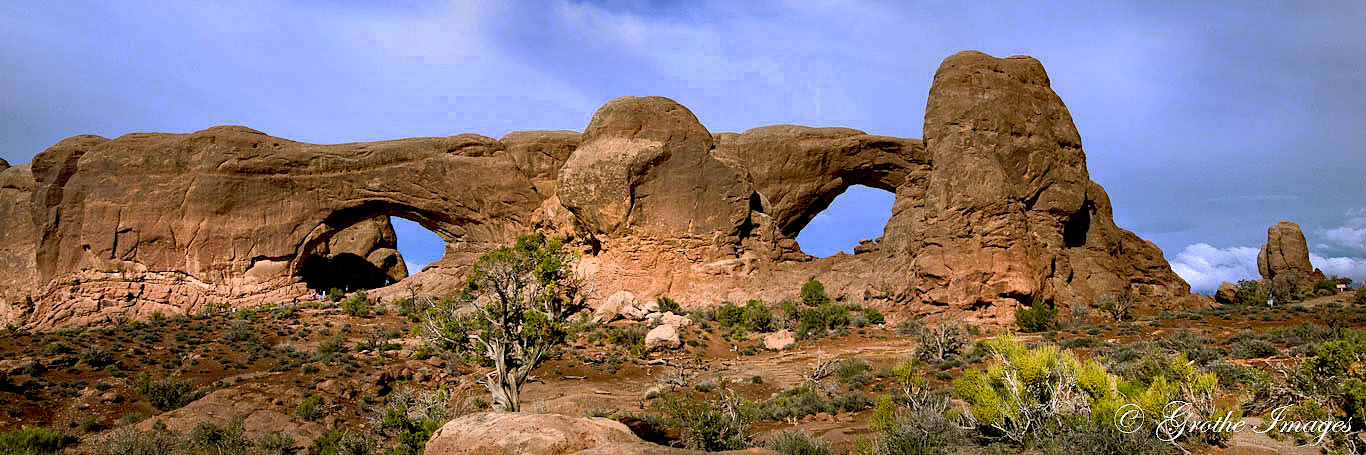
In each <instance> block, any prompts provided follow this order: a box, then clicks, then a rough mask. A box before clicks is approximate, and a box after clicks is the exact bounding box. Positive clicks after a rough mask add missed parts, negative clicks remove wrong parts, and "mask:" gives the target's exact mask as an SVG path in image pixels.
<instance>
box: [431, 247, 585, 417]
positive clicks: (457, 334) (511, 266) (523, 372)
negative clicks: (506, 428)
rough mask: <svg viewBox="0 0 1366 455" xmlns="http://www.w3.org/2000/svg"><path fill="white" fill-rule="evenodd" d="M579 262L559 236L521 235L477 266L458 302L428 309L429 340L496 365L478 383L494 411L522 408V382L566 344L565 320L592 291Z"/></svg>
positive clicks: (442, 346) (484, 256)
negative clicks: (576, 270) (578, 269)
mask: <svg viewBox="0 0 1366 455" xmlns="http://www.w3.org/2000/svg"><path fill="white" fill-rule="evenodd" d="M576 258H577V254H576V252H575V251H573V250H571V249H569V248H567V247H566V246H565V245H564V241H563V239H560V238H558V237H555V238H547V237H546V236H544V235H542V234H539V233H538V234H532V235H523V236H520V237H518V238H517V241H516V242H515V243H514V244H513V245H511V246H504V247H502V248H499V249H498V250H497V251H493V252H490V253H488V254H485V255H483V256H482V257H480V258H479V260H477V261H475V263H474V265H473V266H472V267H471V268H470V272H469V275H468V277H467V279H466V283H465V287H464V290H463V292H461V294H460V296H459V297H458V298H455V299H444V300H442V301H439V302H434V303H432V304H430V305H429V307H428V308H427V311H426V312H425V317H424V318H423V319H424V321H423V333H424V335H425V336H426V338H427V340H428V341H429V342H431V343H433V344H435V345H437V346H438V347H441V348H445V349H448V350H454V351H457V352H462V353H467V354H471V355H473V356H474V357H476V358H478V359H479V360H480V361H481V362H483V363H484V364H486V365H490V366H491V367H492V368H493V370H492V371H489V372H488V374H486V375H485V377H484V380H483V383H484V386H485V387H486V388H487V389H488V391H489V394H491V395H492V396H493V404H494V408H495V409H498V410H502V411H508V412H516V411H518V410H520V409H521V406H520V403H519V394H520V392H521V388H522V385H523V384H525V383H526V380H527V378H528V377H529V376H530V374H531V371H532V370H534V369H535V368H536V366H537V365H540V363H541V361H543V360H544V359H545V357H546V355H547V354H548V353H549V352H550V351H551V350H552V349H553V348H554V347H555V345H557V344H560V343H562V342H563V341H564V337H565V322H566V319H567V318H568V316H569V314H570V313H572V312H573V311H574V310H576V309H578V308H579V307H581V306H582V304H583V299H584V298H585V297H587V295H588V294H589V292H588V291H589V289H588V282H587V281H586V280H583V279H581V278H579V277H578V276H577V275H575V274H574V272H573V267H572V264H573V261H574V260H575V259H576ZM469 307H472V311H471V310H470V308H469Z"/></svg>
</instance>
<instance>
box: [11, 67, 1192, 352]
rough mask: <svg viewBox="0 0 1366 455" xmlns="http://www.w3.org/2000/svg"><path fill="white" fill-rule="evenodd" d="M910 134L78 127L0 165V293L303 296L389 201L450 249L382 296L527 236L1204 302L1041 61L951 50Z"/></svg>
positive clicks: (841, 275)
mask: <svg viewBox="0 0 1366 455" xmlns="http://www.w3.org/2000/svg"><path fill="white" fill-rule="evenodd" d="M924 130H925V139H924V140H923V141H922V140H917V139H907V138H895V137H885V136H875V135H869V134H866V133H864V132H861V131H858V130H853V129H848V128H811V127H803V126H795V125H775V126H768V127H761V128H755V129H751V130H748V131H745V132H743V133H715V134H713V133H711V132H710V131H708V130H707V129H706V127H705V126H703V125H702V124H701V122H699V121H698V119H697V118H696V116H694V115H693V114H692V113H691V112H690V111H688V109H687V108H685V107H683V106H681V105H679V104H678V103H676V102H674V101H672V100H669V99H667V98H662V97H623V98H618V99H614V100H611V101H609V102H608V103H606V104H605V105H604V106H603V107H602V108H600V109H599V110H598V111H597V112H596V113H595V114H594V115H593V117H592V119H591V120H590V122H589V123H588V126H587V127H586V128H585V130H584V132H583V133H577V132H573V131H533V132H516V133H509V134H508V135H506V136H504V137H503V138H502V139H500V140H494V139H491V138H487V137H483V136H478V135H473V134H462V135H459V136H452V137H445V138H415V139H402V140H394V141H380V142H367V143H353V144H339V145H314V144H305V143H299V142H294V141H289V140H285V139H280V138H274V137H270V136H267V135H265V134H263V133H260V132H257V131H254V130H250V129H247V128H243V127H215V128H210V129H207V130H204V131H200V132H196V133H192V134H130V135H125V136H122V137H119V138H117V139H113V140H109V139H104V138H100V137H96V136H77V137H73V138H70V139H67V140H64V141H62V142H60V143H58V144H57V145H54V146H53V147H51V148H49V149H48V150H46V151H44V152H43V153H41V154H39V155H38V156H37V157H35V158H34V162H33V165H32V173H31V176H29V174H27V173H25V172H26V171H24V172H21V171H14V170H13V169H9V170H7V171H5V172H6V173H5V174H3V175H6V176H10V175H11V174H13V175H16V176H19V177H8V178H9V179H10V180H15V181H17V182H20V183H17V184H13V185H10V186H6V187H5V189H3V190H0V191H4V192H3V193H0V195H3V196H4V198H3V199H0V202H2V203H3V204H5V205H0V210H6V211H7V212H3V213H5V214H9V213H28V214H29V215H30V216H28V217H22V216H18V217H16V216H14V215H9V216H6V217H5V218H3V219H0V222H3V223H5V224H6V226H11V225H12V226H18V227H19V228H21V229H20V230H18V231H14V232H20V231H22V228H23V227H24V226H28V228H29V229H30V231H29V232H31V233H32V239H31V241H30V240H25V238H24V237H22V236H23V235H24V234H22V232H20V233H18V234H15V233H12V232H9V231H7V233H6V234H5V235H6V238H5V239H6V240H7V241H10V239H11V237H12V238H13V240H12V242H13V243H14V244H15V245H17V246H11V245H8V244H7V246H6V248H8V249H6V250H0V260H4V261H8V262H4V263H3V264H5V267H7V268H16V267H17V268H22V267H20V266H16V265H11V264H21V263H22V262H23V261H25V260H30V261H31V264H32V266H33V267H32V268H31V270H34V272H33V273H31V274H30V277H28V278H25V277H23V276H19V278H17V279H18V280H19V281H12V282H0V289H9V290H10V291H13V290H15V289H24V290H27V291H30V292H28V293H29V294H31V295H33V296H34V299H33V300H34V307H33V309H32V313H31V314H30V315H28V316H26V319H25V320H26V322H27V323H29V324H30V325H34V326H39V327H43V326H53V325H62V324H72V323H81V322H92V321H98V320H100V319H101V318H106V317H108V316H109V315H111V314H133V315H137V314H142V313H147V312H150V311H161V312H163V313H168V314H169V313H175V312H187V311H195V310H197V308H199V307H201V306H203V305H206V304H209V303H227V304H233V305H249V304H252V303H257V302H274V301H280V300H287V299H289V298H292V297H294V296H298V295H301V294H304V293H306V292H307V287H306V285H305V284H304V283H303V282H302V281H301V275H302V274H303V270H304V269H305V264H306V263H307V262H308V260H309V258H310V257H316V256H318V255H319V254H320V253H319V252H323V254H324V255H325V254H327V253H330V252H332V251H334V250H336V249H337V248H338V247H339V245H340V244H342V243H347V240H346V238H347V235H346V234H340V235H339V234H338V233H339V232H343V231H344V230H345V229H347V228H352V229H359V230H366V231H367V232H370V231H373V232H371V233H370V234H364V235H361V236H360V237H364V241H360V242H359V243H358V245H357V246H355V247H354V248H351V247H347V248H350V249H355V250H358V251H359V250H364V253H365V257H366V258H367V259H370V256H371V255H372V254H373V253H375V252H380V251H383V250H387V249H389V248H388V247H387V246H386V245H387V244H382V243H383V242H382V241H383V240H384V237H385V230H384V227H383V226H377V227H375V229H369V228H357V227H354V226H357V223H360V222H362V221H364V220H372V219H381V218H382V217H386V216H402V217H405V218H408V219H412V220H414V221H417V222H419V223H421V224H422V225H423V226H425V227H427V228H428V229H431V230H432V231H433V232H436V233H437V234H438V235H440V236H441V237H442V238H444V239H445V240H446V241H447V242H449V244H448V245H447V246H446V254H445V257H443V258H442V259H441V260H440V261H437V262H435V263H433V264H432V265H430V266H428V267H426V268H425V269H424V270H423V271H420V272H417V271H414V272H416V273H414V274H413V276H411V277H408V278H406V279H403V280H402V281H401V282H399V283H398V284H395V285H392V286H388V287H385V288H382V289H378V290H376V291H375V294H376V295H381V296H402V295H407V294H411V293H421V294H442V293H449V292H453V291H454V290H455V289H454V286H456V284H458V283H460V282H461V280H460V276H461V275H462V274H463V272H464V270H465V268H466V267H467V266H468V265H469V264H470V263H472V262H473V261H474V259H475V258H477V257H478V256H479V255H480V254H482V253H483V252H486V251H489V250H491V249H492V248H494V247H495V246H497V245H499V244H502V243H505V242H507V241H509V240H511V239H512V238H513V237H514V236H515V235H516V234H518V233H523V232H528V231H530V230H532V229H541V230H546V231H551V232H556V233H560V234H564V235H568V236H571V237H573V239H574V241H575V242H576V244H577V245H579V246H580V247H581V248H582V249H583V251H584V253H585V255H584V258H583V260H582V261H581V263H580V270H581V272H583V273H585V274H587V275H590V276H591V277H592V278H593V279H595V280H596V281H597V282H598V293H599V294H600V297H601V296H607V295H611V294H612V293H614V292H616V291H619V290H629V291H632V292H633V293H635V294H636V295H638V296H640V297H641V298H645V299H653V298H655V297H657V296H661V295H669V296H671V297H674V298H676V299H678V300H679V301H681V302H682V303H683V304H684V305H685V306H691V307H698V306H709V305H714V304H716V303H717V302H720V301H722V300H733V301H743V300H745V299H749V298H761V299H765V300H769V301H778V300H781V299H783V298H789V297H793V296H795V294H796V291H797V289H798V287H799V286H800V284H801V283H802V282H804V281H806V280H807V279H810V278H817V279H820V280H821V281H823V282H824V283H825V284H826V288H827V289H828V290H829V291H830V292H831V294H833V295H835V296H837V297H838V298H841V299H844V300H846V301H851V302H860V303H865V304H870V305H878V306H881V307H883V308H884V309H887V310H891V311H893V312H898V313H901V312H905V313H931V312H938V313H950V314H954V315H955V316H959V317H962V318H965V319H968V320H972V319H977V320H981V321H994V322H998V323H1009V322H1010V319H1011V318H1012V315H1013V313H1012V311H1013V309H1014V308H1015V305H1018V304H1021V303H1028V302H1030V301H1033V300H1036V299H1038V300H1043V301H1047V302H1051V303H1053V304H1055V305H1058V306H1068V305H1078V304H1092V303H1094V302H1095V301H1096V300H1097V299H1098V298H1099V297H1100V296H1102V295H1114V296H1127V297H1130V298H1134V299H1136V300H1138V302H1139V305H1140V307H1141V308H1155V307H1171V306H1181V305H1189V304H1193V303H1198V302H1193V301H1192V300H1191V299H1193V297H1191V296H1190V294H1189V287H1188V286H1187V284H1186V283H1185V282H1184V281H1182V280H1181V279H1180V278H1179V277H1177V276H1176V275H1175V274H1174V273H1173V272H1172V271H1171V268H1170V267H1169V266H1168V264H1167V262H1166V261H1165V260H1164V259H1163V257H1162V252H1161V251H1160V250H1159V249H1158V248H1157V247H1156V246H1155V245H1153V244H1152V243H1150V242H1147V241H1144V240H1143V239H1140V238H1138V237H1137V236H1135V235H1134V234H1132V233H1130V232H1129V231H1126V230H1124V229H1121V228H1119V227H1118V226H1115V224H1114V221H1113V217H1112V213H1111V207H1110V201H1109V198H1108V196H1107V195H1106V194H1105V191H1104V189H1102V188H1101V187H1100V185H1098V184H1096V183H1094V182H1092V181H1091V180H1090V177H1089V174H1088V173H1087V170H1086V160H1085V154H1084V152H1083V151H1082V146H1081V138H1080V135H1079V134H1078V132H1077V130H1076V127H1075V126H1074V125H1073V122H1072V119H1071V117H1070V114H1069V113H1068V111H1067V109H1066V107H1065V106H1064V105H1063V103H1062V100H1061V99H1059V98H1058V96H1057V94H1056V93H1054V92H1053V91H1052V89H1051V88H1050V87H1049V81H1048V75H1047V74H1046V73H1045V72H1044V70H1043V67H1042V65H1040V64H1039V62H1038V61H1037V60H1034V59H1032V58H1029V57H1010V58H1004V59H1001V58H994V57H991V56H988V55H985V54H982V53H978V52H963V53H959V54H955V55H953V56H951V57H949V58H948V59H946V60H945V61H944V63H943V65H941V67H940V68H939V71H938V72H937V73H936V75H935V79H934V83H933V85H932V86H931V88H930V97H929V104H928V106H927V110H926V118H925V123H924ZM20 174H22V175H20ZM16 178H17V180H16ZM6 181H9V180H6ZM851 185H867V186H871V187H874V188H881V189H884V190H888V191H891V192H893V193H895V195H896V199H895V202H894V204H893V208H892V214H891V215H892V216H891V220H890V221H889V222H888V223H887V225H886V226H885V227H884V233H883V234H884V235H883V236H882V237H880V238H878V239H875V240H872V241H868V242H865V243H863V244H861V245H860V246H859V248H857V249H856V253H857V254H854V255H849V254H837V255H835V256H832V257H828V258H813V257H811V256H808V255H806V254H804V253H802V252H801V250H800V247H799V246H798V245H797V243H796V240H795V238H796V235H797V233H798V232H800V231H801V229H802V228H803V227H804V226H805V225H806V224H807V223H808V222H809V221H810V220H811V219H812V218H813V217H814V216H815V215H816V214H817V213H819V212H820V211H821V210H823V209H825V208H826V207H827V206H828V205H829V204H830V202H831V201H832V200H833V199H834V198H835V196H837V195H839V194H840V193H842V192H843V191H845V190H846V189H847V188H848V187H849V186H851ZM11 186H12V188H11ZM25 197H27V202H25ZM21 218H22V219H21ZM361 226H365V225H363V224H362V225H361ZM387 232H388V234H392V229H390V230H389V231H387ZM361 244H363V245H361ZM27 251H32V254H31V255H30V254H29V253H27ZM395 254H396V252H395ZM6 255H8V256H6ZM380 256H384V254H380ZM389 257H390V258H392V257H393V256H392V255H391V256H389ZM5 258H9V259H5ZM380 262H383V260H381V261H380ZM371 263H372V265H373V264H374V262H373V261H371ZM396 265H397V266H402V261H401V259H399V260H397V263H396ZM398 272H399V270H397V268H393V267H391V268H387V269H386V273H391V274H392V276H391V278H398V277H399V276H400V275H406V273H398ZM404 272H406V271H404ZM20 275H22V274H20ZM25 282H28V283H32V284H31V285H24V284H23V283H25ZM10 291H6V292H10ZM21 293H22V292H21Z"/></svg>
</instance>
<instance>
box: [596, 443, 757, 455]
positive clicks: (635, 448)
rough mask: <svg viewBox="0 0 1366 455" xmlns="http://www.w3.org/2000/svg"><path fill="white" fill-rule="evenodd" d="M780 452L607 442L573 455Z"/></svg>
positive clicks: (720, 454)
mask: <svg viewBox="0 0 1366 455" xmlns="http://www.w3.org/2000/svg"><path fill="white" fill-rule="evenodd" d="M779 453H780V452H777V451H774V450H771V449H766V448H763V447H755V448H751V449H744V450H725V451H721V452H700V451H696V450H688V449H679V448H676V447H667V446H661V445H655V444H650V443H648V442H647V443H635V444H608V445H602V446H598V447H594V448H591V449H586V450H581V451H578V452H574V455H706V454H715V455H779Z"/></svg>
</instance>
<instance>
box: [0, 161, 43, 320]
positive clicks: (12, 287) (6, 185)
mask: <svg viewBox="0 0 1366 455" xmlns="http://www.w3.org/2000/svg"><path fill="white" fill-rule="evenodd" d="M35 186H36V185H35V184H34V182H33V173H32V172H31V171H30V170H29V165H27V164H25V165H20V166H14V167H10V166H9V163H5V162H3V161H0V324H3V323H9V322H13V321H23V320H24V319H25V318H26V317H27V314H28V312H29V311H30V310H31V306H32V297H31V296H32V293H33V291H34V287H35V286H36V285H37V275H36V274H35V273H34V271H35V269H36V268H37V266H36V263H35V258H36V255H35V252H36V251H35V246H36V245H37V243H38V242H37V231H36V229H35V228H34V225H33V216H32V215H31V210H30V208H31V205H30V202H29V200H30V199H32V196H33V189H34V187H35Z"/></svg>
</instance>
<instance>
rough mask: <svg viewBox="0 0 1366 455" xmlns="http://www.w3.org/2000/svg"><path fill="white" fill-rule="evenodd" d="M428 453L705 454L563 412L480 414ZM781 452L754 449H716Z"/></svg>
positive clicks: (755, 454)
mask: <svg viewBox="0 0 1366 455" xmlns="http://www.w3.org/2000/svg"><path fill="white" fill-rule="evenodd" d="M423 453H425V454H426V455H455V454H460V455H513V454H516V455H522V454H537V455H568V454H574V455H590V454H601V455H704V454H705V452H698V451H695V450H686V449H677V448H673V447H665V446H661V445H656V444H651V443H649V442H645V441H644V440H642V439H640V437H639V436H636V435H635V434H634V433H632V432H631V430H630V429H629V428H627V427H626V425H624V424H622V423H621V422H618V421H615V420H611V419H605V418H602V417H570V416H566V415H560V414H529V413H516V412H514V413H504V412H480V413H475V414H469V415H466V416H463V417H460V418H457V419H455V420H452V421H450V422H448V423H446V425H445V426H442V427H441V428H440V429H438V430H437V431H436V433H433V434H432V438H431V439H430V440H428V441H427V448H426V450H425V451H424V452H423ZM712 453H715V454H731V455H742V454H751V455H770V454H774V455H776V454H777V452H774V451H772V450H768V449H762V448H755V449H746V450H733V451H724V452H712Z"/></svg>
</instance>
